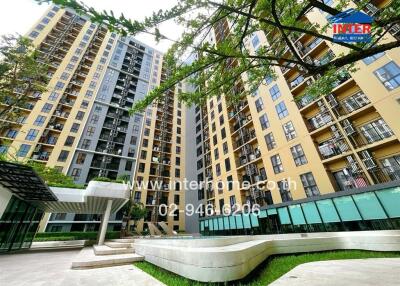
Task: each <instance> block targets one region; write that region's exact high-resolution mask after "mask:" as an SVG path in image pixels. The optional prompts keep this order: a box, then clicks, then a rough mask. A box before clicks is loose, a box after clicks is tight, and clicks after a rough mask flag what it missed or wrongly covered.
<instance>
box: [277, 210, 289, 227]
mask: <svg viewBox="0 0 400 286" xmlns="http://www.w3.org/2000/svg"><path fill="white" fill-rule="evenodd" d="M278 214H279V219H280V221H281V224H291V221H290V217H289V212H288V210H287V208H286V207H284V208H279V209H278Z"/></svg>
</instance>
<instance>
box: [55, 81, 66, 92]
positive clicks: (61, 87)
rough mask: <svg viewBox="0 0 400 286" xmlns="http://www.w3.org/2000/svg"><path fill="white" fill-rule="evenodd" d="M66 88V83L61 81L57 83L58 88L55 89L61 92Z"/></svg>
mask: <svg viewBox="0 0 400 286" xmlns="http://www.w3.org/2000/svg"><path fill="white" fill-rule="evenodd" d="M64 86H65V83H63V82H61V81H59V82H57V83H56V86H55V87H54V89H55V90H60V89H63V87H64Z"/></svg>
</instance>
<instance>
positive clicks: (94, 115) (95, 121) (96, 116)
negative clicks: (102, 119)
mask: <svg viewBox="0 0 400 286" xmlns="http://www.w3.org/2000/svg"><path fill="white" fill-rule="evenodd" d="M98 122H99V116H98V115H97V114H93V115H92V117H91V118H90V123H91V124H97V123H98Z"/></svg>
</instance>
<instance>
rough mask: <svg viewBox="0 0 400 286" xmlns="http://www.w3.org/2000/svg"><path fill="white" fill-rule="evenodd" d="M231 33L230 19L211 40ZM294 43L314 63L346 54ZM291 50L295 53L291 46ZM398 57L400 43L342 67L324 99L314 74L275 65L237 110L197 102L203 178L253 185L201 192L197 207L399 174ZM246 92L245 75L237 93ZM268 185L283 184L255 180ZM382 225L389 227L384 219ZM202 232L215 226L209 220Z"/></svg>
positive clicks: (374, 7)
mask: <svg viewBox="0 0 400 286" xmlns="http://www.w3.org/2000/svg"><path fill="white" fill-rule="evenodd" d="M387 2H388V1H373V3H370V4H369V5H368V6H367V8H366V12H367V13H369V14H371V13H372V14H373V13H376V12H378V11H379V8H380V7H383V6H384V5H386V4H387ZM385 3H386V4H385ZM302 20H303V21H309V22H313V23H318V24H320V25H321V26H324V25H326V24H327V19H326V15H324V13H323V12H321V11H319V10H317V9H314V10H311V11H309V12H308V13H307V15H306V17H304V19H302ZM228 33H229V25H228V23H227V22H224V21H221V22H220V23H219V24H218V25H216V26H215V27H214V29H213V31H212V32H211V33H210V34H209V37H208V41H209V42H210V43H213V44H215V43H218V41H220V40H221V39H222V38H223V37H224V36H225V35H227V34H228ZM277 37H280V35H279V33H278V32H277V31H275V30H271V31H270V32H269V33H267V34H265V33H263V32H257V33H255V34H254V35H253V36H252V37H251V38H249V39H248V41H247V48H248V49H250V50H256V49H258V48H259V47H260V46H261V45H268V43H270V42H273V41H274V40H275V39H276V38H277ZM387 37H390V38H391V37H397V38H398V37H399V29H398V27H397V26H395V27H392V29H391V30H390V31H389V33H388V35H387ZM291 41H292V43H293V45H294V46H295V47H296V53H298V55H299V56H300V57H302V58H303V59H305V60H306V61H310V62H314V63H316V64H318V63H321V64H322V63H324V62H326V61H328V60H330V59H332V58H333V57H335V56H336V55H339V54H340V53H341V52H342V51H343V50H342V49H341V48H340V47H339V46H337V45H333V44H332V43H330V42H326V41H324V40H322V39H317V38H315V37H313V36H310V35H306V34H302V35H298V36H294V37H291ZM285 52H286V54H285V56H287V57H290V53H291V52H290V50H289V49H286V51H285ZM399 55H400V53H399V49H398V48H397V49H393V50H390V51H387V52H385V53H381V54H377V55H375V56H373V57H370V58H366V59H364V60H363V61H360V62H359V63H357V68H358V70H357V71H355V72H348V71H345V70H342V71H340V73H341V74H342V77H341V79H340V80H339V81H338V82H337V83H336V84H335V87H334V88H333V90H332V92H331V93H330V94H324V95H322V96H321V97H319V98H311V97H307V95H306V94H305V88H306V87H307V85H309V84H311V83H312V82H313V81H314V80H315V79H316V78H313V77H307V78H306V77H304V76H303V75H301V71H299V70H297V69H296V68H275V72H276V78H268V77H267V78H265V80H264V81H263V82H262V83H260V86H259V88H258V90H257V92H255V93H253V94H252V95H249V96H246V97H243V99H242V101H241V102H240V103H239V104H236V105H234V106H230V105H229V104H227V102H226V101H225V99H224V96H220V97H218V98H212V99H210V100H209V101H208V102H207V104H206V105H204V106H198V107H197V108H196V110H195V113H194V116H195V123H194V124H196V126H197V127H196V140H195V142H196V143H195V145H196V150H197V159H198V161H197V173H196V175H197V178H198V180H199V181H201V180H204V179H206V178H207V177H208V178H209V179H212V181H213V182H214V186H215V185H216V183H217V182H218V181H225V182H226V181H232V180H234V181H239V182H244V181H246V182H248V184H249V185H250V187H249V188H240V187H239V188H238V187H237V186H235V185H232V186H228V187H225V188H217V189H212V188H205V189H199V194H198V201H197V202H196V203H197V204H198V203H203V204H211V205H212V206H213V207H214V208H215V210H217V211H221V209H222V206H223V205H224V204H227V205H231V206H233V205H234V204H235V203H237V204H239V205H243V204H245V203H249V204H254V203H258V204H260V205H261V206H271V205H282V203H283V204H284V205H285V204H287V205H290V202H291V201H292V200H299V199H306V198H315V197H318V196H320V195H324V194H328V193H334V192H340V191H344V190H353V189H356V188H362V187H367V186H376V185H378V184H382V183H387V182H393V181H396V180H399V179H400V143H399V138H400V124H399V121H398V118H397V116H396V115H397V114H399V111H400V80H399V78H400V56H399ZM243 88H246V87H245V86H243V84H242V83H241V82H240V81H238V82H237V84H236V86H235V87H233V90H232V92H239V93H240V92H241V89H243ZM288 178H290V179H291V180H292V181H294V182H295V183H297V184H296V185H297V187H296V188H295V187H291V186H290V185H289V184H288ZM269 181H274V182H276V187H275V188H269V189H268V188H264V189H263V190H259V189H257V187H256V186H257V183H260V182H264V183H265V184H267V183H268V182H269ZM377 188H378V187H377ZM274 211H275V210H274ZM371 212H373V210H371ZM222 222H223V221H222V220H221V222H219V221H218V223H222ZM206 223H208V224H209V223H210V222H206ZM222 225H223V224H222ZM321 225H322V224H321ZM213 227H214V228H215V227H218V225H214V226H213ZM271 227H272V226H271ZM374 227H377V228H379V227H381V228H383V229H384V228H385V227H389V225H388V222H387V221H386V222H382V224H381V225H380V226H378V225H375V226H374ZM202 228H203V229H202V231H203V230H204V229H205V228H206V229H207V230H210V229H211V230H212V227H209V225H206V224H202ZM228 229H229V227H228ZM217 230H218V228H217Z"/></svg>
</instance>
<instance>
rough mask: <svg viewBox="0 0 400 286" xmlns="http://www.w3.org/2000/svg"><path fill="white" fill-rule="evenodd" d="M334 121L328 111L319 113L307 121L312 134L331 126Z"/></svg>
mask: <svg viewBox="0 0 400 286" xmlns="http://www.w3.org/2000/svg"><path fill="white" fill-rule="evenodd" d="M332 121H333V118H332V116H331V114H330V112H329V111H328V110H325V111H321V112H319V113H317V114H316V115H314V116H313V117H311V118H308V119H307V122H308V130H309V131H310V132H311V131H314V130H317V129H319V128H321V127H322V126H325V125H327V124H329V123H330V122H332Z"/></svg>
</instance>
